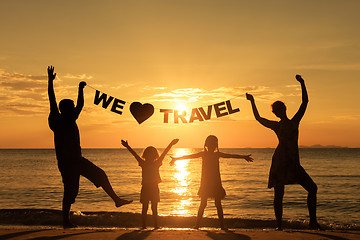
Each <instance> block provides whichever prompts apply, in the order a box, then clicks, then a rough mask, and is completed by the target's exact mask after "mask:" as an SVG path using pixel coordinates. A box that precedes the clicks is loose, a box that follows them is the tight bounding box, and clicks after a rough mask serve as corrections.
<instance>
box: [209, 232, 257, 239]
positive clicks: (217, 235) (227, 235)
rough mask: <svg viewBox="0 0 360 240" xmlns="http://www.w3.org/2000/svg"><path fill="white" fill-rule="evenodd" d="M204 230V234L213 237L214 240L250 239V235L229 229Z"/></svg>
mask: <svg viewBox="0 0 360 240" xmlns="http://www.w3.org/2000/svg"><path fill="white" fill-rule="evenodd" d="M204 232H206V236H208V237H210V238H212V239H214V240H251V237H249V236H247V235H244V234H239V233H235V232H233V231H230V230H225V232H213V231H204Z"/></svg>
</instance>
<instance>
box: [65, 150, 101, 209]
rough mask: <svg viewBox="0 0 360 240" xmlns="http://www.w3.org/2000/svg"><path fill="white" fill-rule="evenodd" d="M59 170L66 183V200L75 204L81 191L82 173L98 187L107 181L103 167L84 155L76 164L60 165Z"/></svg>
mask: <svg viewBox="0 0 360 240" xmlns="http://www.w3.org/2000/svg"><path fill="white" fill-rule="evenodd" d="M59 170H60V173H61V176H62V181H63V184H64V202H65V203H68V204H73V203H74V202H75V198H76V196H77V194H78V192H79V180H80V175H82V176H84V177H85V178H87V179H88V180H89V181H91V182H92V183H93V184H94V185H95V186H96V187H100V186H102V185H103V184H104V183H105V182H106V181H107V176H106V174H105V172H104V170H102V169H101V168H99V167H98V166H96V165H95V164H93V163H92V162H90V161H89V160H87V159H86V158H84V157H82V158H81V160H80V162H79V163H78V164H74V166H60V165H59Z"/></svg>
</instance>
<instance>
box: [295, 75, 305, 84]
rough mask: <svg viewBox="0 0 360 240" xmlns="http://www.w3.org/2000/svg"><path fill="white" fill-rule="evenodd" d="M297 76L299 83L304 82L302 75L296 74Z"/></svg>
mask: <svg viewBox="0 0 360 240" xmlns="http://www.w3.org/2000/svg"><path fill="white" fill-rule="evenodd" d="M295 78H296V80H297V81H298V82H299V83H303V82H304V79H303V78H302V77H301V75H296V76H295Z"/></svg>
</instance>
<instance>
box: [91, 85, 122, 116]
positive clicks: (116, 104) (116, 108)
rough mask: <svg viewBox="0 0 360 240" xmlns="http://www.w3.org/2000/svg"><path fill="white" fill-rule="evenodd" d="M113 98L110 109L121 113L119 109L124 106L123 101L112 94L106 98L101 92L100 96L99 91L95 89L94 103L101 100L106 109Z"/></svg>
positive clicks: (97, 103)
mask: <svg viewBox="0 0 360 240" xmlns="http://www.w3.org/2000/svg"><path fill="white" fill-rule="evenodd" d="M113 99H114V102H113V104H112V107H111V109H110V111H112V112H114V113H118V114H120V115H121V114H122V111H121V110H119V109H123V108H124V105H125V101H123V100H119V99H117V98H114V97H112V96H109V98H108V97H107V94H106V93H102V94H101V96H100V91H98V90H96V92H95V99H94V104H95V105H99V103H100V102H102V107H103V108H105V109H106V108H107V107H108V106H109V105H110V103H111V102H112V100H113Z"/></svg>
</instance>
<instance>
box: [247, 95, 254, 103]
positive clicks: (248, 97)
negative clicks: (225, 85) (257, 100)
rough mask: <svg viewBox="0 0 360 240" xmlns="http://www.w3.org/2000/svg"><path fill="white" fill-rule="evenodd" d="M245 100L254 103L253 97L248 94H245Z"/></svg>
mask: <svg viewBox="0 0 360 240" xmlns="http://www.w3.org/2000/svg"><path fill="white" fill-rule="evenodd" d="M246 99H247V100H249V101H254V97H253V95H251V94H249V93H246Z"/></svg>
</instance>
